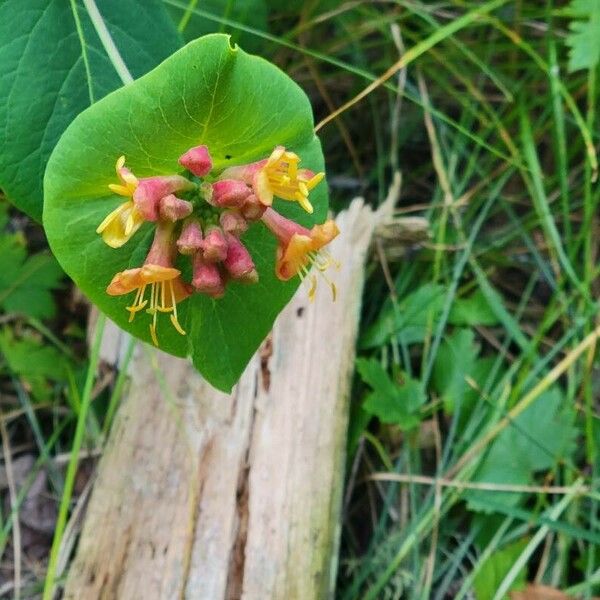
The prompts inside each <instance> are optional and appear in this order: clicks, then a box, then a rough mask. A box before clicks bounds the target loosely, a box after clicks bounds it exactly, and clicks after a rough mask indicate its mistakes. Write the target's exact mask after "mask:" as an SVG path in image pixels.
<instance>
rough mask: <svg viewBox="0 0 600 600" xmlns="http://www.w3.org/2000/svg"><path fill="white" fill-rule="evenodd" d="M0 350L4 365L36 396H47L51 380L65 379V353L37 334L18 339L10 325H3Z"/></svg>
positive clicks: (41, 398)
mask: <svg viewBox="0 0 600 600" xmlns="http://www.w3.org/2000/svg"><path fill="white" fill-rule="evenodd" d="M0 354H1V355H2V356H3V358H4V360H3V361H2V362H3V363H4V364H3V365H2V366H3V368H4V369H8V371H9V372H10V373H11V374H12V375H14V376H16V377H18V378H19V379H21V381H22V383H23V385H24V386H25V389H26V390H27V391H29V392H31V394H32V395H33V396H34V398H35V399H36V400H45V399H47V398H48V396H49V394H50V383H51V382H56V381H63V380H64V379H65V376H66V370H65V367H66V363H67V359H66V358H65V356H64V354H62V353H61V352H59V351H58V350H57V349H56V348H54V347H53V346H49V345H47V344H44V343H43V342H42V341H40V340H39V339H38V338H36V337H33V336H30V335H24V336H23V337H22V338H20V339H17V338H15V336H14V333H13V332H12V331H11V330H10V329H9V328H4V329H2V330H0Z"/></svg>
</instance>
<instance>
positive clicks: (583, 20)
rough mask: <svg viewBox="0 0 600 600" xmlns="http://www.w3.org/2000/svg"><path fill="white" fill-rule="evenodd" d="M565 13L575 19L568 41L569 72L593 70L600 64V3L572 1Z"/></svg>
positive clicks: (587, 0)
mask: <svg viewBox="0 0 600 600" xmlns="http://www.w3.org/2000/svg"><path fill="white" fill-rule="evenodd" d="M565 12H566V13H567V14H569V15H570V16H571V17H572V18H573V20H572V21H571V23H570V24H569V29H570V30H571V31H570V33H569V34H568V35H567V39H566V44H567V46H569V71H571V72H572V71H577V70H579V69H593V68H594V67H596V66H597V65H598V63H599V62H600V2H598V0H572V2H571V4H570V5H569V7H568V9H566V11H565Z"/></svg>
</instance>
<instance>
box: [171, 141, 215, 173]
mask: <svg viewBox="0 0 600 600" xmlns="http://www.w3.org/2000/svg"><path fill="white" fill-rule="evenodd" d="M179 164H180V165H181V166H182V167H185V168H186V169H188V170H189V171H191V172H192V173H193V174H194V175H197V176H198V177H204V176H205V175H207V174H208V173H210V170H211V169H212V158H211V157H210V153H209V152H208V148H207V147H206V146H195V147H194V148H190V149H189V150H188V151H187V152H186V153H185V154H182V155H181V156H180V157H179Z"/></svg>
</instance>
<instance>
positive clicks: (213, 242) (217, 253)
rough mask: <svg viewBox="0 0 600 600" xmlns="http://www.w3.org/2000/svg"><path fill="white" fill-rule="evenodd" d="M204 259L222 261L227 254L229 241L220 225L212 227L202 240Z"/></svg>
mask: <svg viewBox="0 0 600 600" xmlns="http://www.w3.org/2000/svg"><path fill="white" fill-rule="evenodd" d="M202 250H203V254H204V259H205V260H207V261H208V262H215V263H216V262H221V261H223V260H225V257H226V256H227V241H226V239H225V234H224V233H223V231H222V229H221V228H220V227H211V228H210V229H209V230H208V231H207V232H205V235H204V240H202Z"/></svg>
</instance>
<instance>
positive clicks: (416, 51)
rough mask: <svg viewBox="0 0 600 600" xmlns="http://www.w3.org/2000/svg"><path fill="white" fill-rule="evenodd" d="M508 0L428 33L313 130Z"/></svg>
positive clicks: (484, 6) (493, 3) (486, 5)
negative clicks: (428, 34) (438, 44)
mask: <svg viewBox="0 0 600 600" xmlns="http://www.w3.org/2000/svg"><path fill="white" fill-rule="evenodd" d="M507 2H508V0H493V1H492V2H487V3H486V4H484V5H483V6H480V7H479V8H477V9H475V10H472V11H470V12H468V13H467V14H465V15H463V16H462V17H460V18H458V19H456V20H455V21H452V22H451V23H448V25H445V26H444V27H440V28H439V29H438V30H437V31H436V32H435V33H433V34H432V35H430V36H429V37H428V38H426V39H424V40H422V41H421V42H419V43H418V44H416V45H415V46H413V47H412V48H411V49H410V50H408V51H407V52H406V54H404V55H403V56H402V57H401V58H400V59H399V60H397V61H396V62H395V63H394V64H393V65H392V66H391V67H390V68H389V69H388V70H387V71H386V72H385V73H384V74H383V75H381V76H380V77H378V78H377V79H376V80H375V81H373V82H372V83H370V84H369V85H368V86H367V87H366V88H365V89H364V90H363V91H362V92H360V93H359V94H357V95H356V96H354V98H352V99H351V100H348V102H346V103H345V104H342V106H340V107H339V108H338V109H337V110H335V111H334V112H332V113H331V114H330V115H328V116H327V117H325V118H324V119H323V120H322V121H320V122H319V123H318V124H317V126H316V127H315V131H319V129H321V128H322V127H324V126H325V125H327V123H329V122H330V121H333V119H335V118H337V117H338V116H339V115H341V114H342V113H343V112H345V111H346V110H348V109H349V108H351V107H352V106H354V105H355V104H356V103H357V102H360V101H361V100H362V99H363V98H365V97H366V96H368V95H369V94H370V93H371V92H372V91H374V90H376V89H377V88H378V87H379V86H380V85H382V84H384V83H385V82H386V81H387V80H388V79H390V78H391V77H393V76H394V75H395V74H396V73H397V72H398V71H399V70H400V69H403V68H404V67H406V66H407V65H409V64H410V63H411V62H413V61H414V60H415V59H417V58H419V56H421V55H422V54H425V52H427V50H429V49H430V48H432V47H433V46H435V45H436V44H437V43H439V42H441V41H442V40H444V39H446V38H447V37H450V36H451V35H453V34H455V33H456V32H457V31H460V30H461V29H463V28H464V27H466V26H467V25H470V24H471V23H473V21H475V20H477V19H478V18H479V17H481V16H483V15H485V14H487V13H489V12H492V11H493V10H495V9H496V8H499V7H500V6H502V5H503V4H506V3H507Z"/></svg>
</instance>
